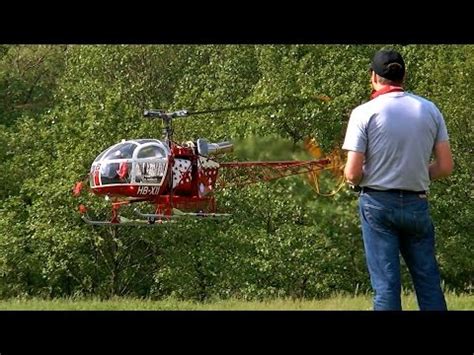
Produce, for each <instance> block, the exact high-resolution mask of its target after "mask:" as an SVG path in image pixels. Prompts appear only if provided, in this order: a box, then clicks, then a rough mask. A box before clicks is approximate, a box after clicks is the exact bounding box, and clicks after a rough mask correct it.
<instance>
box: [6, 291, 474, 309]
mask: <svg viewBox="0 0 474 355" xmlns="http://www.w3.org/2000/svg"><path fill="white" fill-rule="evenodd" d="M445 295H446V301H447V303H448V309H449V310H474V294H461V295H459V294H455V293H453V292H446V293H445ZM402 306H403V309H404V310H417V309H418V306H417V303H416V298H415V295H414V294H412V293H410V294H403V296H402ZM0 310H110V311H112V310H318V311H325V310H331V311H338V310H341V311H342V310H354V311H360V310H372V297H371V296H370V295H344V294H337V295H334V296H333V297H331V298H327V299H321V300H316V299H272V300H263V301H245V300H239V299H227V300H209V301H206V302H194V301H181V300H177V299H173V298H168V299H164V300H150V299H136V298H112V299H108V300H100V299H94V298H92V299H85V298H77V299H75V298H67V299H65V298H61V299H51V300H42V299H24V298H23V299H22V298H14V299H6V300H1V301H0Z"/></svg>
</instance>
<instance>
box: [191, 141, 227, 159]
mask: <svg viewBox="0 0 474 355" xmlns="http://www.w3.org/2000/svg"><path fill="white" fill-rule="evenodd" d="M233 150H234V144H233V143H232V142H229V141H226V142H219V143H209V142H208V141H207V140H205V139H202V138H199V139H198V140H197V151H198V153H199V154H200V155H203V156H208V155H211V154H221V153H229V152H232V151H233Z"/></svg>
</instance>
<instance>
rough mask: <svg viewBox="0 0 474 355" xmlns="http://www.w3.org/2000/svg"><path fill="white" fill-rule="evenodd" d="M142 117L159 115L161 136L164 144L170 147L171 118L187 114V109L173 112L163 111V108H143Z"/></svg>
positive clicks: (171, 133) (171, 134) (171, 137)
mask: <svg viewBox="0 0 474 355" xmlns="http://www.w3.org/2000/svg"><path fill="white" fill-rule="evenodd" d="M143 116H144V117H159V118H161V119H162V120H163V126H164V127H163V137H164V140H165V141H166V144H167V145H168V146H169V147H170V148H171V144H172V142H173V132H174V130H173V118H175V117H186V116H188V111H187V110H179V111H174V112H165V111H163V110H145V111H144V112H143Z"/></svg>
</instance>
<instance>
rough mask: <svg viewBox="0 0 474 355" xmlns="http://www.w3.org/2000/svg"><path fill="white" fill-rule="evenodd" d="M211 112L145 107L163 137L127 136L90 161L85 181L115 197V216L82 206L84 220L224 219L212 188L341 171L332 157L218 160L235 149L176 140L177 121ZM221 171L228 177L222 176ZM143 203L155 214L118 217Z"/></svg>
mask: <svg viewBox="0 0 474 355" xmlns="http://www.w3.org/2000/svg"><path fill="white" fill-rule="evenodd" d="M207 112H209V111H206V112H204V111H203V112H189V111H186V110H180V111H175V112H170V113H168V112H165V111H163V110H145V111H144V116H145V117H151V118H160V119H162V120H163V124H164V140H158V139H133V140H123V141H122V142H120V143H117V144H115V145H113V146H111V147H109V148H107V149H106V150H104V151H103V152H102V153H100V154H99V155H98V156H97V158H96V159H95V160H94V162H93V163H92V166H91V169H90V172H89V174H88V177H87V179H88V180H89V187H90V190H91V191H92V192H93V193H94V194H96V195H101V196H104V197H105V198H106V199H107V200H110V201H111V203H112V215H111V218H110V219H109V220H106V221H96V220H92V219H91V218H90V217H89V215H88V211H87V208H86V207H85V206H84V205H83V204H81V205H80V206H79V211H80V213H81V214H82V219H83V220H84V221H85V222H86V223H88V224H91V225H96V226H104V225H147V226H153V225H155V223H163V222H167V221H171V220H175V219H179V218H185V217H207V218H213V219H214V218H225V217H228V216H230V214H227V213H218V212H217V205H216V200H215V196H214V191H215V190H216V188H218V187H221V186H228V185H244V184H250V183H254V182H258V181H269V180H275V179H278V178H282V177H286V176H290V175H296V174H305V173H307V174H309V175H310V176H313V178H317V174H318V172H319V171H321V170H326V169H333V170H334V169H340V166H339V165H337V166H336V165H335V163H334V162H332V161H331V159H329V158H325V159H314V160H305V161H299V160H291V161H252V162H250V161H249V162H219V161H218V160H217V157H216V156H217V155H219V154H223V153H227V152H230V151H232V150H233V144H232V143H231V142H228V141H224V142H218V143H210V142H208V141H206V140H205V139H197V141H195V142H186V143H182V144H178V143H176V142H175V141H173V126H172V122H173V119H175V118H177V117H186V116H189V115H192V114H198V113H207ZM307 143H308V142H307ZM310 144H311V142H310ZM313 148H314V144H313ZM339 163H340V161H337V164H339ZM221 169H222V170H223V171H224V172H225V179H223V178H222V176H221V175H222V174H220V173H221ZM218 178H219V181H218ZM86 184H87V182H86V179H85V180H83V181H81V182H78V183H76V185H75V187H74V189H73V194H74V196H79V195H80V193H81V191H82V190H83V188H84V187H85V185H86ZM139 202H141V203H148V204H152V205H153V206H154V213H142V212H140V211H139V210H138V209H135V210H134V212H135V213H136V215H137V219H132V220H131V219H128V218H125V217H122V216H120V215H119V209H120V208H121V207H123V206H125V205H130V204H132V203H139Z"/></svg>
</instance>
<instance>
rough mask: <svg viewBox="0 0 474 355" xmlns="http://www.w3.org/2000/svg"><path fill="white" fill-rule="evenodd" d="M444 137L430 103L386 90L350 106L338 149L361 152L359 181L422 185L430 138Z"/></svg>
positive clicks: (426, 185)
mask: <svg viewBox="0 0 474 355" xmlns="http://www.w3.org/2000/svg"><path fill="white" fill-rule="evenodd" d="M447 140H448V132H447V129H446V123H445V121H444V118H443V115H442V114H441V112H440V111H439V109H438V108H437V107H436V105H435V104H434V103H433V102H431V101H429V100H427V99H424V98H422V97H420V96H417V95H414V94H411V93H407V92H390V93H387V94H383V95H380V96H378V97H377V98H375V99H373V100H370V101H369V102H367V103H365V104H363V105H360V106H358V107H356V108H355V109H354V110H353V111H352V114H351V116H350V118H349V125H348V126H347V132H346V137H345V140H344V144H343V146H342V149H344V150H350V151H355V152H361V153H364V155H365V160H364V165H363V174H364V175H363V178H362V181H361V182H360V186H365V187H371V188H374V189H378V190H387V189H403V190H411V191H421V190H428V188H429V183H430V179H429V173H428V166H429V162H430V158H431V154H432V152H433V148H434V145H435V143H437V142H440V141H447Z"/></svg>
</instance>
